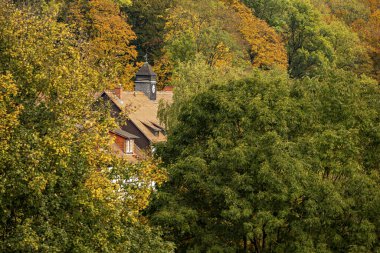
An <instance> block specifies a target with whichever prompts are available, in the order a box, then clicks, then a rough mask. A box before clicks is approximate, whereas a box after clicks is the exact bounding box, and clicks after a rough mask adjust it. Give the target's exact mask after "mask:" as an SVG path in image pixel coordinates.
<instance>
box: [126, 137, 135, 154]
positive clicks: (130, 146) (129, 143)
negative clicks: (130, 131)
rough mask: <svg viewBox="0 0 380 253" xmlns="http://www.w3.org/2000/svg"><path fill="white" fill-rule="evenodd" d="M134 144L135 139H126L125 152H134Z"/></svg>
mask: <svg viewBox="0 0 380 253" xmlns="http://www.w3.org/2000/svg"><path fill="white" fill-rule="evenodd" d="M133 144H134V141H133V140H130V139H127V140H125V153H127V154H133Z"/></svg>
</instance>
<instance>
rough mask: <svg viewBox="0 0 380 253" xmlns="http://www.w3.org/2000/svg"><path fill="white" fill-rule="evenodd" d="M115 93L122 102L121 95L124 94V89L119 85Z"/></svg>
mask: <svg viewBox="0 0 380 253" xmlns="http://www.w3.org/2000/svg"><path fill="white" fill-rule="evenodd" d="M113 93H114V94H115V95H116V96H117V97H118V98H119V99H120V100H121V94H122V93H123V87H122V85H121V84H119V87H117V88H115V89H114V90H113Z"/></svg>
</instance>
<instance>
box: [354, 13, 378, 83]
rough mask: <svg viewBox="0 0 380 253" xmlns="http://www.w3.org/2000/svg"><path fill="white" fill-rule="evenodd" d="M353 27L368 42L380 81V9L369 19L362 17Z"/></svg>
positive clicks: (376, 75)
mask: <svg viewBox="0 0 380 253" xmlns="http://www.w3.org/2000/svg"><path fill="white" fill-rule="evenodd" d="M352 26H353V29H354V30H355V31H356V32H357V33H358V34H359V36H360V37H361V38H362V39H363V40H364V41H365V42H366V43H367V47H368V51H369V53H370V55H371V58H372V61H373V63H374V73H373V76H374V78H376V79H377V81H380V10H376V11H375V12H373V13H372V14H371V16H370V17H369V19H368V21H364V20H362V19H360V20H356V21H355V22H354V23H353V25H352Z"/></svg>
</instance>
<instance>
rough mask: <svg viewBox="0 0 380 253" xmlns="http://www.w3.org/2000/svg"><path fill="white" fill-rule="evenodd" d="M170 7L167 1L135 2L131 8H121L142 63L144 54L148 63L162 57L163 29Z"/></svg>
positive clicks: (144, 0) (170, 4)
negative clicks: (132, 32)
mask: <svg viewBox="0 0 380 253" xmlns="http://www.w3.org/2000/svg"><path fill="white" fill-rule="evenodd" d="M171 6H172V1H169V0H135V1H133V4H132V5H131V6H128V7H125V8H122V10H123V11H124V12H126V13H127V14H128V17H129V22H130V24H131V25H132V29H133V31H134V32H135V33H136V36H137V39H136V40H135V41H134V43H133V44H134V45H135V46H136V48H137V50H138V52H139V56H140V58H139V60H141V61H142V60H143V56H144V55H145V54H148V56H149V58H148V59H149V61H150V63H156V62H157V61H159V60H160V58H161V57H162V46H163V42H164V28H165V23H166V18H167V16H168V15H169V13H168V11H169V9H170V8H171Z"/></svg>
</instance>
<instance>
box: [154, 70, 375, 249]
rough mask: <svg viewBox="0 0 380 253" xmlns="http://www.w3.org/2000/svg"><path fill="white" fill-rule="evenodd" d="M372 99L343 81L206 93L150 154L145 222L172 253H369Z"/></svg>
mask: <svg viewBox="0 0 380 253" xmlns="http://www.w3.org/2000/svg"><path fill="white" fill-rule="evenodd" d="M379 96H380V90H379V87H378V86H377V85H376V84H375V83H374V82H373V81H371V80H370V79H358V78H356V77H355V76H353V75H350V74H349V73H347V72H343V71H338V72H332V73H331V72H330V73H329V74H328V75H327V76H324V78H323V79H322V78H321V79H304V80H302V81H295V82H294V81H291V80H289V79H288V78H287V77H286V76H284V75H276V74H275V73H272V74H271V75H270V76H268V75H262V74H256V75H255V76H253V77H252V78H250V79H246V80H242V81H232V82H230V83H228V84H227V85H225V84H221V85H213V86H211V87H210V88H208V89H205V90H204V91H203V92H200V93H198V94H196V95H195V96H193V97H191V98H190V99H188V100H187V106H186V107H181V110H180V112H179V113H178V116H177V117H178V123H177V125H176V126H175V127H174V129H172V130H171V133H172V134H171V136H169V140H168V142H167V144H165V145H163V146H162V147H161V149H160V150H159V155H160V156H161V157H162V159H163V161H164V163H165V166H167V167H168V168H169V175H170V180H169V182H167V183H166V184H164V186H163V187H162V188H161V189H160V191H159V194H158V196H157V199H156V200H155V201H154V204H153V205H152V207H151V210H150V212H151V214H152V216H151V219H152V221H153V222H155V223H156V224H160V225H161V226H163V227H164V231H166V233H165V235H166V238H167V239H169V240H172V241H174V242H175V243H176V244H177V246H178V250H179V252H187V251H190V252H191V251H193V252H199V251H200V252H207V251H209V252H213V251H223V252H236V251H238V250H244V251H250V252H269V251H271V252H316V251H318V252H350V251H352V252H355V251H376V250H378V249H379V247H380V245H379V238H378V232H379V231H378V227H379V224H378V218H377V217H378V216H379V210H380V209H379V206H378V203H379V202H378V200H379V197H380V188H379V175H378V172H379V164H380V163H379V161H380V160H379V159H380V157H379V155H378V154H379V147H380V146H379V143H380V142H379V131H380V129H379V113H380V110H379V108H380V107H379V101H380V99H379ZM359 97H360V99H358V98H359Z"/></svg>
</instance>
